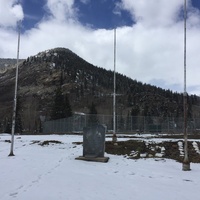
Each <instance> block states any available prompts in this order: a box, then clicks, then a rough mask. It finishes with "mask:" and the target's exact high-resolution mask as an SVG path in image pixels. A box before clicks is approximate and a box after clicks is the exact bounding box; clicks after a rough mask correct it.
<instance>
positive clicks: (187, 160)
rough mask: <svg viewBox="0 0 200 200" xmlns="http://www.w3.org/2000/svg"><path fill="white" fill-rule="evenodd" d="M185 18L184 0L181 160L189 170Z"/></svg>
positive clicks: (183, 167) (184, 168) (186, 169)
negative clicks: (182, 151) (182, 154)
mask: <svg viewBox="0 0 200 200" xmlns="http://www.w3.org/2000/svg"><path fill="white" fill-rule="evenodd" d="M186 19H187V8H186V0H184V93H183V104H184V105H183V109H184V160H183V166H182V170H183V171H189V170H190V162H189V159H188V141H187V138H188V136H187V91H186Z"/></svg>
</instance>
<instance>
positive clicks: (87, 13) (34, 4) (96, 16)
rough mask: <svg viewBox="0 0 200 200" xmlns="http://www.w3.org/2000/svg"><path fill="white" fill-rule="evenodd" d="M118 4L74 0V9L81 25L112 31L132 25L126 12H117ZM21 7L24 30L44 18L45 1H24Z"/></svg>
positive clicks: (117, 1)
mask: <svg viewBox="0 0 200 200" xmlns="http://www.w3.org/2000/svg"><path fill="white" fill-rule="evenodd" d="M84 2H85V3H84ZM120 2H121V1H120V0H90V1H81V0H75V2H74V7H75V8H76V9H78V16H77V18H78V19H79V21H80V22H81V23H82V24H83V25H85V26H91V27H92V28H95V29H98V28H105V29H113V28H116V27H119V26H125V25H126V26H130V25H132V24H133V19H132V18H131V15H130V13H129V12H128V11H126V10H120V11H119V9H118V8H117V5H118V4H120ZM22 5H23V10H24V13H25V18H24V21H23V25H24V28H25V29H30V28H32V27H34V26H35V25H36V24H37V23H38V22H39V21H40V20H41V19H42V18H43V17H45V16H46V12H47V10H46V7H45V5H46V1H45V0H28V1H25V0H24V1H23V4H22Z"/></svg>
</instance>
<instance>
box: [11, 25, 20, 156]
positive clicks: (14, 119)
mask: <svg viewBox="0 0 200 200" xmlns="http://www.w3.org/2000/svg"><path fill="white" fill-rule="evenodd" d="M20 31H21V21H19V22H18V45H17V66H16V76H15V93H14V103H13V116H12V132H11V148H10V154H9V155H8V156H14V153H13V148H14V135H15V121H16V107H17V86H18V68H19V47H20Z"/></svg>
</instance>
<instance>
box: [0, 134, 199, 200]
mask: <svg viewBox="0 0 200 200" xmlns="http://www.w3.org/2000/svg"><path fill="white" fill-rule="evenodd" d="M5 140H10V136H8V135H1V134H0V200H12V199H14V200H147V199H148V200H191V199H199V197H200V190H199V188H200V178H199V175H200V164H194V163H191V169H192V170H191V171H187V172H186V171H182V164H181V163H178V162H176V161H174V160H167V159H161V158H160V159H159V158H157V159H139V160H132V159H127V158H124V157H123V156H116V155H109V154H105V156H108V157H109V158H110V159H109V161H108V163H98V162H87V161H82V160H75V158H76V157H78V156H81V155H82V150H83V149H82V145H76V144H73V142H80V141H82V136H78V135H64V136H59V135H50V136H49V135H47V136H15V144H14V153H15V156H14V157H8V154H9V151H10V143H8V142H5ZM45 140H58V141H61V142H63V144H54V145H52V144H50V145H48V146H40V145H39V144H38V143H37V142H33V141H45ZM108 140H110V139H108Z"/></svg>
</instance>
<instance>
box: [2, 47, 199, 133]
mask: <svg viewBox="0 0 200 200" xmlns="http://www.w3.org/2000/svg"><path fill="white" fill-rule="evenodd" d="M116 80H117V83H116V90H117V91H116V92H117V102H116V107H117V108H116V112H117V115H124V116H127V115H130V114H131V115H132V116H161V117H182V116H183V98H182V95H181V94H178V93H173V92H172V91H170V90H164V89H161V88H158V87H155V86H151V85H148V84H143V83H141V82H138V81H136V80H132V79H130V78H128V77H126V76H124V75H121V74H118V73H117V74H116ZM14 81H15V69H14V68H9V69H7V71H5V72H1V73H0V94H1V95H0V109H1V112H0V121H1V122H2V123H1V124H3V127H1V128H2V129H5V127H6V124H7V123H8V122H9V121H10V119H11V114H12V104H13V103H12V102H13V93H14ZM58 88H61V90H62V93H63V95H67V97H68V99H69V102H70V105H71V108H72V111H73V112H84V113H89V107H90V106H91V104H92V103H94V104H95V105H96V109H97V112H98V114H105V115H112V101H113V99H112V98H113V96H112V93H113V72H112V71H107V70H105V69H103V68H100V67H96V66H93V65H92V64H90V63H88V62H86V61H85V60H83V59H82V58H80V57H79V56H78V55H76V54H75V53H73V52H72V51H70V50H69V49H64V48H55V49H51V50H47V51H44V52H40V53H38V54H37V55H35V56H32V57H29V58H27V59H26V60H24V61H23V62H22V63H21V64H20V66H19V88H18V102H19V103H18V111H19V113H20V117H21V119H22V122H23V127H24V130H26V129H32V130H36V131H37V128H35V127H38V126H39V125H38V124H39V123H40V115H45V116H46V119H51V113H52V109H53V103H54V99H55V91H56V90H57V89H58ZM199 104H200V101H199V97H197V96H194V95H193V96H188V116H189V117H199V113H200V112H199V110H198V109H199ZM194 108H195V109H194Z"/></svg>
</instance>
